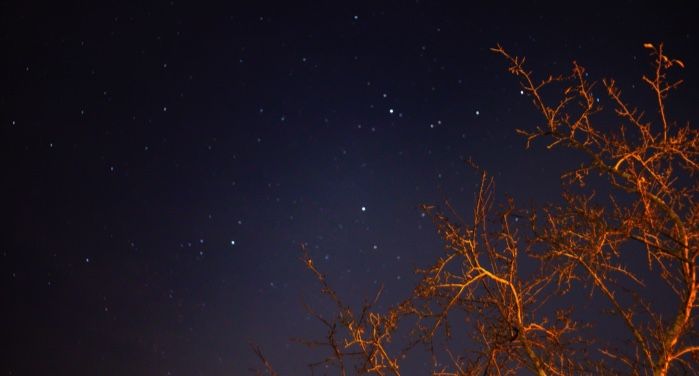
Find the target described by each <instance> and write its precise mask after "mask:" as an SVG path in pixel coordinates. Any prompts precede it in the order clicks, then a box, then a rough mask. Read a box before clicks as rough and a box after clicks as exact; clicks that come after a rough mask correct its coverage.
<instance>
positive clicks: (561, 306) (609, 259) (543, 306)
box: [258, 43, 699, 375]
mask: <svg viewBox="0 0 699 376" xmlns="http://www.w3.org/2000/svg"><path fill="white" fill-rule="evenodd" d="M644 47H645V48H646V49H648V50H649V51H650V54H651V57H652V59H653V71H652V73H651V74H650V75H649V76H644V77H643V81H644V82H645V83H646V84H647V86H648V87H649V88H650V92H651V93H652V95H653V98H654V102H655V104H654V108H653V109H652V110H651V109H648V110H647V111H646V112H647V117H646V116H644V113H643V112H642V111H639V110H637V109H635V108H633V107H631V105H630V104H627V102H626V101H625V100H624V99H623V97H622V92H621V90H620V89H619V88H618V87H617V85H616V83H615V81H614V80H603V81H602V88H601V89H600V90H604V91H605V92H606V94H607V95H608V96H609V98H610V100H611V103H613V109H614V112H615V117H614V119H616V121H617V125H615V126H614V127H610V126H609V125H606V126H604V127H603V126H601V125H600V124H598V123H599V122H600V121H599V120H598V119H600V118H601V116H602V115H603V114H604V111H603V108H602V107H601V105H600V104H599V102H598V101H597V100H596V98H597V97H596V95H595V94H593V88H594V87H595V85H594V83H592V82H589V81H588V79H587V75H586V74H585V70H584V68H583V67H581V66H580V65H578V64H576V63H573V67H572V72H571V73H570V74H568V75H560V76H548V77H547V78H546V79H544V80H541V81H539V80H536V79H535V78H534V75H533V74H532V72H530V71H528V70H527V69H526V67H525V64H524V63H525V59H524V58H519V57H516V56H512V55H510V54H509V53H508V52H506V51H505V50H504V49H503V48H502V47H500V46H498V47H496V48H494V49H493V51H494V52H495V53H497V54H499V55H501V56H502V57H503V58H504V59H505V60H506V61H507V62H508V63H509V71H510V73H512V74H513V75H515V76H516V77H517V78H518V79H519V80H520V83H521V85H522V89H523V90H524V91H525V92H526V93H527V94H528V95H529V97H530V98H532V100H533V103H534V105H535V107H536V109H537V110H538V111H539V112H540V113H541V114H542V115H543V124H542V125H541V126H539V127H536V128H534V129H530V130H518V131H517V132H518V133H520V134H522V135H524V137H525V138H526V145H527V147H529V146H530V145H531V144H532V143H534V142H545V145H546V147H547V148H548V149H553V148H566V149H571V150H572V151H573V152H577V153H579V154H580V155H581V157H582V158H583V160H584V161H585V162H584V163H583V164H581V165H580V166H579V167H577V168H575V169H573V170H571V171H569V172H567V173H565V174H564V175H563V177H562V179H563V181H564V183H565V184H564V187H565V189H564V193H563V195H562V199H561V200H560V202H558V203H548V204H547V205H545V206H543V207H541V208H538V209H532V210H521V209H518V208H517V207H516V206H515V204H514V203H513V202H512V200H505V202H504V203H502V204H497V203H494V201H495V200H494V190H493V180H492V178H490V177H489V176H488V175H487V174H486V173H485V172H483V171H481V172H480V173H481V184H480V190H479V192H477V194H476V199H475V203H474V210H473V213H472V215H471V216H470V219H469V220H467V221H466V220H461V219H459V216H458V215H456V213H454V212H453V210H451V209H450V206H449V205H448V204H447V205H446V210H438V209H437V208H435V207H434V206H427V205H426V206H423V210H425V211H426V212H427V213H429V214H430V215H431V216H432V217H433V218H434V222H435V224H436V227H437V230H438V231H439V234H440V235H441V237H442V238H443V239H444V241H445V243H446V247H445V252H444V254H443V255H441V257H439V259H438V260H437V261H436V262H435V263H434V265H432V266H431V267H429V268H426V269H422V270H418V271H417V273H420V274H421V276H422V277H421V281H420V283H419V284H418V286H417V287H416V288H415V289H414V290H413V293H412V294H411V296H410V297H409V298H408V299H406V300H404V301H403V302H401V303H399V304H397V305H396V306H394V307H392V308H390V309H388V310H387V311H383V312H380V311H379V310H377V309H374V304H373V303H374V302H375V301H376V299H378V295H377V297H376V299H374V301H373V302H368V303H367V304H365V305H364V306H363V307H360V308H359V309H357V310H353V309H352V308H351V307H348V306H347V305H345V304H343V302H342V301H341V299H340V298H339V296H338V294H337V293H336V292H335V291H334V290H333V289H332V288H331V286H330V285H329V284H328V282H327V280H326V277H325V276H324V275H323V274H322V273H321V272H320V271H319V270H318V269H317V268H316V266H315V264H314V263H313V261H312V259H311V257H309V255H308V254H307V253H306V252H304V256H303V261H304V262H305V264H306V266H307V268H308V269H309V270H310V271H311V272H312V273H313V274H314V275H315V276H316V278H317V279H318V280H319V281H320V283H321V285H322V291H323V293H324V294H326V295H327V296H328V297H329V298H330V299H331V300H332V301H333V302H334V303H335V305H336V307H337V313H336V315H334V316H331V317H324V316H322V315H320V314H315V313H314V315H315V316H316V317H317V318H318V319H319V320H320V321H321V322H322V323H323V324H324V325H325V326H326V327H327V329H328V335H327V336H326V338H324V339H323V340H320V341H310V342H308V343H309V344H312V345H320V346H325V347H326V348H327V349H329V351H328V354H327V357H326V358H325V359H323V360H321V361H319V362H318V363H315V364H313V365H312V368H314V367H315V366H318V365H323V366H330V367H334V368H336V369H337V370H338V372H339V374H342V375H345V374H357V373H359V374H362V373H370V374H378V375H400V374H401V371H402V369H401V363H402V362H404V361H405V358H406V356H409V355H410V354H411V352H412V351H414V350H412V349H413V348H415V347H422V346H424V347H425V348H426V349H427V354H429V357H430V359H431V361H432V364H433V367H432V374H433V375H514V374H521V371H523V370H529V371H530V372H531V373H533V374H537V375H577V374H633V375H650V374H653V375H668V374H698V373H699V332H698V331H697V328H696V327H695V324H696V323H695V315H694V311H695V307H696V305H697V289H699V284H698V282H697V264H696V262H697V253H698V252H699V208H698V207H697V204H696V202H695V200H696V199H697V192H698V189H699V179H697V173H698V172H699V132H697V130H696V129H693V128H692V127H691V126H690V125H689V124H687V125H679V124H677V123H676V122H675V121H673V120H671V118H670V117H669V114H668V113H667V111H666V110H667V109H666V105H665V101H666V99H667V96H668V94H669V93H670V91H672V90H673V89H675V88H676V87H677V86H678V85H679V84H680V83H681V81H673V80H671V79H670V78H669V77H668V73H669V72H670V71H671V70H673V69H674V68H677V67H684V64H683V63H682V62H681V61H680V60H676V59H672V58H670V57H668V56H667V55H666V54H665V52H664V50H663V45H662V44H661V45H658V46H655V45H653V44H649V43H647V44H645V45H644ZM544 92H545V93H544ZM556 96H557V98H556ZM551 97H554V98H556V99H555V100H554V101H553V102H549V101H547V100H546V99H548V98H551ZM604 119H607V118H604ZM612 128H613V129H612ZM474 167H475V166H474ZM475 168H476V169H478V168H477V167H475ZM659 295H660V296H662V299H659ZM581 299H583V300H581ZM592 302H594V303H595V304H601V305H603V306H604V308H607V312H609V313H610V316H609V317H607V318H606V319H605V320H607V321H608V322H609V323H611V324H612V325H617V326H623V328H624V330H623V333H626V336H622V337H620V338H609V337H612V336H614V335H609V334H607V335H605V334H601V333H600V329H599V328H598V327H596V326H595V322H598V321H599V320H592V319H590V317H588V315H590V314H593V315H596V314H597V311H596V310H594V309H591V308H589V305H590V304H592ZM668 302H670V303H668ZM620 333H622V332H621V331H620ZM457 337H464V338H463V339H462V340H457ZM406 338H407V340H405V339H406ZM403 340H405V346H401V345H400V344H399V343H397V342H401V341H403ZM459 341H461V342H459ZM457 350H458V351H457ZM258 355H260V357H261V358H263V360H264V357H263V356H262V355H261V352H259V351H258ZM445 360H446V361H445ZM265 364H266V366H267V370H268V372H269V373H273V372H274V371H273V370H272V368H271V366H270V365H269V363H265ZM404 373H409V372H404Z"/></svg>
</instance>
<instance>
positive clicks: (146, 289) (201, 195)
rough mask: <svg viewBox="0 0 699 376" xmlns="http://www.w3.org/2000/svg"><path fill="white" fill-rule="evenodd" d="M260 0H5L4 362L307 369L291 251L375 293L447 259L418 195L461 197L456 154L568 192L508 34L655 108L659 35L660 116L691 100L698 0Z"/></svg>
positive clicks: (363, 292)
mask: <svg viewBox="0 0 699 376" xmlns="http://www.w3.org/2000/svg"><path fill="white" fill-rule="evenodd" d="M249 3H250V4H248V5H245V4H242V2H240V3H238V2H235V1H233V2H227V5H221V4H218V5H212V4H203V3H198V2H179V1H175V2H171V1H161V2H158V1H146V2H134V4H131V5H129V4H125V2H115V3H113V4H100V2H79V3H72V2H71V3H66V2H54V3H52V4H51V5H40V4H39V2H33V1H27V2H2V4H1V5H0V19H1V20H2V31H1V34H0V38H1V41H2V46H3V53H2V55H3V57H2V62H1V63H0V64H1V66H2V73H3V81H4V84H2V86H1V88H2V89H1V90H0V118H1V119H0V120H1V121H0V132H1V135H0V140H1V142H2V145H1V147H2V149H3V155H5V157H3V158H2V189H3V192H5V193H4V194H3V205H2V208H3V214H4V216H5V217H6V222H5V223H6V224H5V225H3V226H2V240H1V241H0V286H1V287H0V291H2V307H3V308H2V309H0V312H1V313H0V322H1V323H2V324H1V325H2V331H1V333H2V334H0V338H2V339H1V341H2V347H3V348H4V349H5V350H3V355H2V359H3V360H2V361H1V362H0V367H1V368H0V372H2V374H3V375H40V374H43V375H48V374H51V375H238V374H247V373H248V369H249V368H250V367H252V366H257V365H258V363H257V362H256V358H255V355H254V353H253V352H252V351H251V350H250V348H249V346H248V342H249V341H254V342H255V343H257V344H259V345H260V346H262V348H263V349H264V351H265V353H266V355H267V356H268V357H269V359H270V360H271V361H272V363H273V364H274V365H275V367H276V368H277V369H278V370H279V371H281V372H282V373H284V374H302V373H306V368H305V364H306V363H308V362H311V361H314V360H318V359H319V358H322V356H321V355H319V353H318V352H314V351H312V350H308V349H306V348H305V347H303V346H302V345H299V344H296V343H294V342H291V341H290V338H292V337H303V338H313V337H317V336H320V335H322V334H323V327H322V325H321V324H320V323H318V322H317V321H316V320H314V319H312V318H311V317H310V316H309V315H308V314H307V312H306V311H305V309H304V307H303V302H306V303H308V304H309V305H311V306H315V307H319V308H322V307H327V303H326V301H325V300H324V298H323V297H322V296H321V294H320V293H319V288H318V284H317V283H316V281H315V280H314V279H313V277H312V275H311V274H310V273H309V272H308V271H307V270H305V268H304V265H303V263H302V262H301V261H300V260H299V257H300V251H299V248H300V245H301V244H306V245H307V247H308V250H309V252H310V254H311V256H313V258H314V259H315V260H316V263H317V265H318V267H319V268H320V269H321V270H322V271H323V272H325V273H327V274H328V275H329V278H330V282H331V283H332V284H333V286H335V288H336V289H337V291H338V292H339V293H340V294H341V296H342V297H343V298H345V299H346V300H347V302H348V303H351V304H359V303H360V302H361V300H362V298H364V297H371V296H373V295H374V294H375V292H376V290H377V289H378V288H379V286H381V285H384V286H385V291H384V295H383V298H382V300H381V301H380V302H379V307H378V308H379V309H381V308H382V307H383V308H385V307H387V306H389V305H391V304H394V303H397V302H399V301H400V300H402V299H403V298H406V297H407V296H408V295H409V294H410V291H411V289H412V287H413V286H414V284H415V281H416V277H414V275H413V269H414V268H415V267H418V266H427V265H428V264H429V263H430V262H431V261H433V260H434V259H436V257H438V256H439V255H440V254H441V253H440V252H441V249H442V247H443V245H442V244H443V243H442V241H441V240H440V239H439V237H438V236H437V234H436V231H435V230H434V226H433V224H432V221H431V220H430V218H427V217H425V216H423V215H421V211H420V210H419V205H420V204H422V203H434V204H441V203H443V202H444V200H447V199H448V200H449V201H450V202H451V203H452V204H453V205H454V206H455V207H456V208H457V209H458V210H459V211H461V212H463V213H466V214H468V213H469V210H470V208H471V204H472V202H473V198H474V194H475V191H474V190H475V188H476V186H477V183H478V181H479V176H478V175H477V174H476V173H474V172H473V170H472V169H470V168H469V167H468V166H467V165H466V164H465V163H464V160H465V159H467V158H469V157H471V158H473V160H475V161H476V162H477V163H478V164H480V165H481V166H482V167H483V168H485V169H486V170H488V171H489V172H490V173H491V174H492V175H493V176H494V177H495V179H496V184H497V189H498V193H499V194H500V195H501V196H500V197H504V195H505V194H510V195H511V196H513V197H514V198H515V199H517V200H518V202H521V203H523V204H524V205H525V206H526V205H529V204H530V203H531V202H535V203H541V202H546V201H549V200H551V199H555V198H557V197H559V194H560V190H561V188H560V183H559V179H558V176H559V175H560V173H561V172H562V171H563V170H564V169H565V168H567V167H574V166H571V165H570V164H571V162H573V161H576V160H577V159H576V158H575V156H571V155H569V154H566V153H564V152H546V151H545V150H544V149H545V148H543V147H540V145H537V146H538V147H537V146H535V147H534V148H533V149H531V150H525V148H524V140H523V139H522V138H521V137H520V136H517V135H516V134H515V128H529V129H531V128H533V127H535V126H536V125H539V124H541V120H542V118H541V117H540V115H539V114H538V113H537V112H536V109H535V108H534V107H533V106H532V104H531V100H530V98H528V97H527V95H523V94H521V93H520V87H519V86H518V82H517V80H516V79H515V78H514V77H512V76H511V75H509V74H508V73H507V71H506V68H507V63H506V62H505V61H504V60H503V59H502V57H499V56H497V55H495V54H493V53H492V52H490V51H489V48H490V47H494V46H495V45H496V43H501V44H502V45H503V46H504V47H505V48H506V49H508V50H509V51H511V52H512V53H513V54H517V55H526V56H527V57H528V61H530V67H531V68H532V69H533V70H534V71H535V72H539V74H540V75H539V77H543V76H544V74H548V73H567V72H568V71H569V69H570V63H571V62H572V61H573V60H576V61H577V62H578V63H580V64H581V65H583V66H585V67H587V69H588V72H589V74H590V78H591V79H595V80H601V79H602V78H604V77H615V78H616V79H617V81H618V82H619V86H620V87H621V88H622V89H623V90H624V93H625V95H626V98H627V100H629V101H631V102H634V103H637V104H638V105H639V106H642V105H643V104H644V103H651V102H650V101H651V100H652V97H650V92H649V91H648V90H647V89H646V88H645V87H644V86H643V84H642V83H641V81H640V77H641V75H642V74H643V73H644V72H646V71H648V69H649V68H650V59H649V58H648V55H647V50H644V49H643V46H642V44H643V43H644V42H655V43H657V42H660V41H664V42H665V47H666V51H667V53H668V54H669V55H670V56H671V57H676V58H680V59H682V60H683V61H684V63H685V64H686V66H687V68H686V69H685V70H684V72H683V77H684V79H685V84H684V85H683V86H682V88H681V89H680V90H679V91H678V92H677V93H676V94H675V96H674V97H672V98H671V100H670V106H669V110H670V111H671V112H672V113H673V114H674V117H675V118H676V119H680V120H682V121H683V122H684V121H686V120H691V119H696V115H697V114H698V112H699V111H698V110H697V106H696V98H698V97H699V95H698V94H699V81H698V80H699V69H698V67H699V54H698V51H697V38H698V37H699V33H698V31H699V30H697V29H698V26H697V25H698V24H699V23H698V22H697V15H698V13H697V9H696V8H695V6H694V5H690V2H682V3H680V2H677V3H676V4H675V5H658V4H655V5H643V4H642V3H640V2H632V1H626V2H623V3H622V2H619V3H618V4H612V2H604V3H600V4H597V5H596V4H593V3H587V2H575V3H573V2H571V3H570V4H568V5H558V6H551V5H545V4H541V3H537V2H528V1H527V2H519V3H517V4H505V3H497V4H494V5H477V4H470V3H467V2H462V5H460V6H455V5H453V4H452V5H449V4H447V3H445V2H427V1H424V2H423V1H418V2H415V1H412V2H408V1H406V2H390V3H383V2H370V3H366V4H360V3H357V2H332V1H331V2H322V3H321V2H317V4H298V3H296V2H287V3H289V4H287V5H280V4H274V3H269V4H267V5H251V4H252V3H253V2H249ZM292 3H293V4H292ZM454 4H456V3H454ZM598 93H599V95H600V96H601V97H602V96H603V94H604V93H603V91H602V90H599V89H598ZM601 100H605V98H601Z"/></svg>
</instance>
